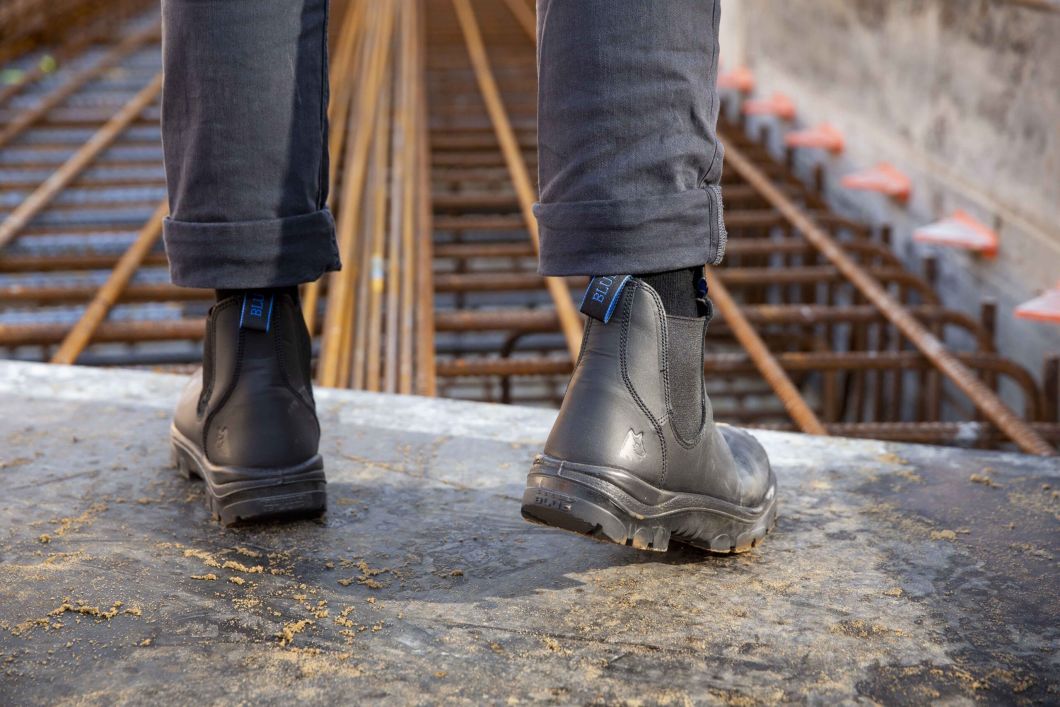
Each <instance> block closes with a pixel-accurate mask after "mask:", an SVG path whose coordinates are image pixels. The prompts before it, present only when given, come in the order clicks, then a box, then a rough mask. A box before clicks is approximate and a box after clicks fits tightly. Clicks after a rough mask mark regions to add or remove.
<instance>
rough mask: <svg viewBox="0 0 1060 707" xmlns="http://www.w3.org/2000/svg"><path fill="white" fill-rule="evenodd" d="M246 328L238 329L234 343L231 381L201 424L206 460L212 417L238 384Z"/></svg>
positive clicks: (215, 415)
mask: <svg viewBox="0 0 1060 707" xmlns="http://www.w3.org/2000/svg"><path fill="white" fill-rule="evenodd" d="M246 333H247V332H246V330H245V329H240V330H239V341H238V342H237V344H236V365H235V369H236V370H235V372H234V373H233V374H232V382H231V383H229V384H228V388H227V389H226V390H225V392H224V395H222V396H221V399H220V400H218V401H217V404H216V405H214V406H213V409H211V410H210V411H209V413H207V415H206V420H205V422H204V423H203V425H202V454H203V456H204V457H206V460H207V461H210V462H212V460H211V459H210V448H209V447H208V446H207V443H208V440H209V439H210V425H211V424H213V419H214V418H215V417H217V413H219V412H220V411H221V408H223V407H224V406H225V403H226V402H228V399H229V398H230V397H232V391H234V390H235V389H236V386H237V385H238V384H239V374H240V373H241V372H242V370H243V348H244V342H245V340H246Z"/></svg>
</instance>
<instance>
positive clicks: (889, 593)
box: [883, 587, 905, 597]
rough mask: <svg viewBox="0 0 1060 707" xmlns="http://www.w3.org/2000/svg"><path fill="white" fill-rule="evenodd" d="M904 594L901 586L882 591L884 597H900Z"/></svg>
mask: <svg viewBox="0 0 1060 707" xmlns="http://www.w3.org/2000/svg"><path fill="white" fill-rule="evenodd" d="M903 594H905V591H903V590H902V588H901V587H891V588H890V589H887V590H885V591H884V592H883V595H884V596H885V597H900V596H902V595H903Z"/></svg>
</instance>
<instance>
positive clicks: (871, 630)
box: [828, 619, 905, 638]
mask: <svg viewBox="0 0 1060 707" xmlns="http://www.w3.org/2000/svg"><path fill="white" fill-rule="evenodd" d="M828 630H829V631H830V632H831V633H834V634H838V635H842V636H850V637H852V638H880V637H883V636H887V637H894V636H904V635H905V632H904V631H901V630H899V629H894V628H887V627H886V626H882V625H880V624H870V623H867V622H865V621H862V620H861V619H851V620H849V621H840V622H839V623H837V624H832V625H831V626H829V627H828Z"/></svg>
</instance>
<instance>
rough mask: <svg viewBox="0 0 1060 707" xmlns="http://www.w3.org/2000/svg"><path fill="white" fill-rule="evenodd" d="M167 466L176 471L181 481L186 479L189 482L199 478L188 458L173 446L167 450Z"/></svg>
mask: <svg viewBox="0 0 1060 707" xmlns="http://www.w3.org/2000/svg"><path fill="white" fill-rule="evenodd" d="M169 466H170V467H171V468H173V469H176V470H177V473H178V474H180V476H181V478H183V479H188V480H189V481H190V480H192V479H198V478H201V477H200V476H199V475H198V474H197V473H195V470H194V467H193V466H192V464H191V463H190V462H189V461H188V458H187V457H186V456H185V455H184V453H183V452H181V451H180V449H179V448H178V447H177V445H175V444H174V445H172V446H170V448H169Z"/></svg>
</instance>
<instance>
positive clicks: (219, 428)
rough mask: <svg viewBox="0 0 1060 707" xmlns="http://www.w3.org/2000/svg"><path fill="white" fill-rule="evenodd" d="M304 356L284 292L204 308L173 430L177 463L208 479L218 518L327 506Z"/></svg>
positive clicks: (299, 513) (303, 337)
mask: <svg viewBox="0 0 1060 707" xmlns="http://www.w3.org/2000/svg"><path fill="white" fill-rule="evenodd" d="M310 355H311V350H310V340H309V332H308V331H307V330H306V326H305V322H304V320H303V319H302V312H301V310H300V309H299V307H298V303H297V301H296V300H295V298H293V297H291V296H290V295H289V294H282V293H281V294H275V293H271V292H260V291H250V292H247V293H245V294H237V295H234V296H228V297H225V298H224V299H222V300H221V301H219V302H218V303H217V304H215V305H214V306H213V307H212V308H211V309H210V314H209V317H208V318H207V321H206V342H205V345H204V350H203V368H202V371H201V372H196V374H195V375H194V376H192V380H191V381H190V382H189V383H188V385H187V387H186V388H185V389H184V393H183V395H182V396H181V398H180V403H179V404H178V405H177V411H176V414H175V415H174V416H173V425H172V428H171V430H170V434H171V437H172V442H173V456H174V463H175V464H176V466H177V468H178V469H179V470H180V471H181V473H182V474H184V475H185V476H186V477H187V478H189V479H190V478H192V477H195V476H197V477H200V478H202V479H203V480H204V481H205V482H206V497H207V499H208V502H209V504H210V510H211V511H213V514H214V517H216V518H218V519H219V520H220V521H221V522H222V523H223V524H224V525H232V524H233V523H237V522H240V521H253V520H265V519H274V518H288V517H304V516H310V515H319V514H320V513H323V512H324V510H325V509H326V506H327V496H326V491H325V481H324V463H323V460H322V459H321V457H320V455H319V454H318V453H317V448H318V443H319V441H320V425H319V424H318V422H317V416H316V409H315V406H314V402H313V390H312V383H311V380H310Z"/></svg>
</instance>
